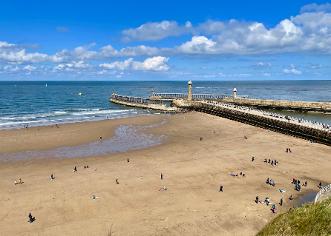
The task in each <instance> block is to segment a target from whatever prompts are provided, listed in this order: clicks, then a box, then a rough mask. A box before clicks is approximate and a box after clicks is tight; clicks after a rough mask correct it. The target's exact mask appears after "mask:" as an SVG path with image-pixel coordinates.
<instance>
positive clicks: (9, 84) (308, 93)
mask: <svg viewBox="0 0 331 236" xmlns="http://www.w3.org/2000/svg"><path fill="white" fill-rule="evenodd" d="M233 88H237V90H238V95H239V96H246V97H251V98H264V99H284V100H293V101H295V100H299V101H328V102H331V80H329V81H193V93H199V94H202V93H203V94H219V95H220V94H222V95H231V92H232V90H233ZM113 92H116V93H118V94H121V95H128V96H138V97H148V96H149V95H151V94H152V92H175V93H186V92H187V82H186V81H47V82H46V81H20V82H17V81H1V82H0V129H13V128H23V127H31V126H44V125H54V124H62V123H74V122H81V121H94V120H105V119H117V118H124V117H131V116H140V115H150V114H153V112H152V111H148V110H142V109H135V108H129V107H124V106H120V105H116V104H113V103H111V102H109V97H110V96H111V94H112V93H113ZM280 113H283V114H288V115H292V116H296V117H301V118H304V119H308V120H314V121H318V122H323V123H326V124H331V114H320V113H298V112H280Z"/></svg>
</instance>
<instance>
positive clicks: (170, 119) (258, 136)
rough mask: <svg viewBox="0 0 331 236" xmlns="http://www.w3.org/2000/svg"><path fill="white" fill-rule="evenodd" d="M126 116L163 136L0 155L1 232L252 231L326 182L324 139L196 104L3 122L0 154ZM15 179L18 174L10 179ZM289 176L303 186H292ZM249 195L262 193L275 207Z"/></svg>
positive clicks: (57, 143)
mask: <svg viewBox="0 0 331 236" xmlns="http://www.w3.org/2000/svg"><path fill="white" fill-rule="evenodd" d="M129 124H130V125H136V126H142V125H151V124H159V125H157V126H155V127H153V128H150V129H146V130H145V131H144V132H147V133H151V134H153V135H156V136H160V135H162V136H163V135H164V136H165V139H164V142H163V143H162V144H161V145H157V146H154V147H150V148H145V149H141V150H132V151H128V152H124V153H116V154H109V155H103V156H92V157H88V158H79V157H78V158H70V159H59V158H56V159H52V158H44V159H38V160H35V159H29V160H21V161H20V160H15V161H10V160H9V161H8V160H6V161H4V160H0V192H1V194H0V209H1V211H0V219H1V220H0V235H6V236H8V235H81V236H83V235H255V234H256V233H257V232H258V231H259V230H260V229H261V228H262V227H263V226H264V225H265V224H266V223H267V222H269V221H270V220H271V219H272V218H274V217H275V216H277V215H278V214H279V213H280V212H283V211H286V210H288V209H289V208H290V207H292V206H293V202H294V201H290V200H288V198H289V196H290V195H293V196H294V197H297V196H299V195H300V194H304V193H305V192H311V191H316V192H317V191H318V188H317V185H318V183H319V182H322V183H330V182H331V174H330V166H331V147H328V146H325V145H322V144H316V143H310V142H308V141H306V140H303V139H298V138H295V137H291V136H286V135H283V134H279V133H275V132H272V131H268V130H264V129H261V128H257V127H253V126H249V125H246V124H242V123H238V122H235V121H231V120H227V119H223V118H220V117H215V116H211V115H207V114H202V113H196V112H191V113H183V114H177V115H149V116H141V117H135V118H125V119H115V120H105V121H98V122H85V123H76V124H66V125H60V126H59V127H58V128H57V127H56V126H46V127H34V128H28V129H18V130H4V131H0V140H1V142H0V154H4V153H15V152H22V151H28V150H34V151H38V150H48V149H53V148H57V147H63V146H75V145H80V144H85V143H89V142H94V141H97V140H99V138H100V137H102V139H103V140H105V139H109V138H111V137H112V136H113V135H114V130H115V129H116V127H118V126H119V125H129ZM286 148H291V150H292V152H291V153H286V152H285V150H286ZM252 156H254V157H255V160H254V161H252ZM128 158H129V162H128V160H127V159H128ZM265 158H267V159H269V158H270V159H276V160H278V161H279V163H278V165H277V166H271V165H270V164H268V163H264V159H265ZM86 165H88V166H89V168H84V166H86ZM74 166H77V172H73V167H74ZM240 172H243V173H244V174H245V176H242V175H240V174H239V173H240ZM51 173H54V175H55V180H52V181H51V180H50V179H49V176H50V174H51ZM161 173H162V175H163V179H162V180H161V178H160V175H161ZM230 173H233V174H238V176H231V175H230ZM268 177H269V178H272V179H273V180H274V181H275V183H276V186H275V187H272V186H270V185H267V184H266V183H265V180H266V179H267V178H268ZM18 178H22V180H23V181H24V183H23V184H19V185H14V181H15V180H17V179H18ZM292 178H297V179H300V180H301V181H307V182H308V186H307V187H303V188H302V191H301V192H296V191H295V190H294V188H293V185H292V184H291V180H292ZM116 179H118V183H119V184H117V183H116ZM221 185H222V186H223V192H219V188H220V186H221ZM279 189H284V190H286V192H285V193H281V192H280V191H279ZM93 195H94V196H95V199H93V197H92V196H93ZM256 196H259V197H260V199H261V200H263V199H264V198H265V197H270V199H271V201H272V202H274V203H277V204H276V205H277V213H276V214H273V213H272V212H271V211H270V206H266V205H265V204H262V203H259V204H256V203H255V202H254V200H255V197H256ZM281 197H283V199H284V205H283V206H279V204H278V202H279V200H280V198H281ZM29 212H31V213H32V215H33V216H35V217H36V221H35V222H33V223H31V224H30V223H28V214H29Z"/></svg>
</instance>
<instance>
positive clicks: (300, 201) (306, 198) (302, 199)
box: [293, 191, 317, 207]
mask: <svg viewBox="0 0 331 236" xmlns="http://www.w3.org/2000/svg"><path fill="white" fill-rule="evenodd" d="M316 194H317V192H313V191H312V192H307V193H304V194H303V195H301V196H299V197H298V198H297V199H295V201H294V204H293V206H294V207H301V206H302V205H304V204H306V203H312V202H314V200H315V196H316Z"/></svg>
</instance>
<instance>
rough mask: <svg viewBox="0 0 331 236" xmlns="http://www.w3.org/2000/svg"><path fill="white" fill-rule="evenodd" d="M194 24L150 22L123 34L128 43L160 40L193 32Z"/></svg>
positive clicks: (165, 21)
mask: <svg viewBox="0 0 331 236" xmlns="http://www.w3.org/2000/svg"><path fill="white" fill-rule="evenodd" d="M191 28H192V24H191V23H190V22H186V23H185V25H179V24H178V23H177V22H176V21H167V20H164V21H161V22H148V23H145V24H142V25H140V26H139V27H137V28H132V29H127V30H123V31H122V34H123V36H124V39H125V40H127V41H133V40H137V41H148V40H160V39H164V38H167V37H170V36H179V35H181V34H184V33H187V32H189V31H190V30H191Z"/></svg>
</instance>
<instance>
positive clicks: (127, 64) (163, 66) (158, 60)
mask: <svg viewBox="0 0 331 236" xmlns="http://www.w3.org/2000/svg"><path fill="white" fill-rule="evenodd" d="M168 60H169V59H168V58H167V57H162V56H155V57H149V58H147V59H145V60H144V61H142V62H141V61H135V60H133V58H129V59H127V60H124V61H114V62H112V63H102V64H100V65H99V66H100V67H101V68H103V69H114V70H140V71H167V70H169V65H168V64H167V62H168Z"/></svg>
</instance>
